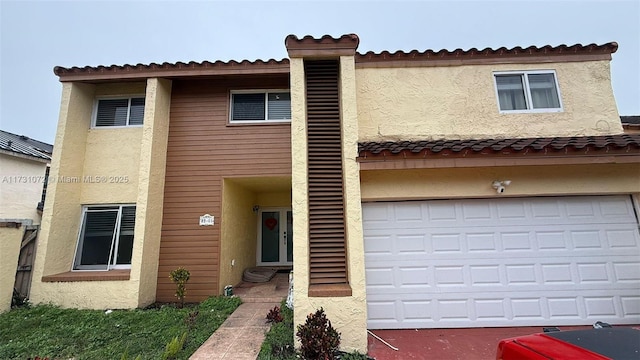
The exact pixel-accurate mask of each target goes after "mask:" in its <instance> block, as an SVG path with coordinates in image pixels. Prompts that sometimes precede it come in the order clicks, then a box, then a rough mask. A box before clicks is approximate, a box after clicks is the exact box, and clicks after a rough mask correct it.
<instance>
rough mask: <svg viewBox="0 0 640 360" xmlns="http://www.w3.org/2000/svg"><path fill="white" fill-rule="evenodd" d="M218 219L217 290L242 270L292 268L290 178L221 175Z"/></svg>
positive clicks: (239, 276)
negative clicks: (218, 255) (220, 206)
mask: <svg viewBox="0 0 640 360" xmlns="http://www.w3.org/2000/svg"><path fill="white" fill-rule="evenodd" d="M221 218H222V220H221V243H220V281H219V289H218V291H219V293H223V290H224V287H225V286H227V285H233V286H237V285H238V284H240V283H241V282H242V274H243V272H244V270H245V269H248V268H252V267H257V266H260V267H271V268H273V267H276V268H279V269H291V268H292V266H293V231H292V230H293V229H292V226H293V216H292V212H291V178H290V177H228V178H224V179H223V186H222V212H221ZM279 275H280V274H279ZM284 288H285V289H284V291H285V295H284V296H286V286H284Z"/></svg>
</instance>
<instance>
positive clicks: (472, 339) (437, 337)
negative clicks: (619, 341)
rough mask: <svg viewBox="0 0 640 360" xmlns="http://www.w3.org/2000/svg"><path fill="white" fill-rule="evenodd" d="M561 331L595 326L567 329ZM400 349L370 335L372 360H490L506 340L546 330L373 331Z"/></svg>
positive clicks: (540, 328) (534, 328) (527, 328)
mask: <svg viewBox="0 0 640 360" xmlns="http://www.w3.org/2000/svg"><path fill="white" fill-rule="evenodd" d="M559 328H560V330H578V329H588V328H591V326H563V327H559ZM372 332H373V333H374V334H376V335H377V336H379V337H380V338H382V339H383V340H385V341H386V342H388V343H389V344H391V345H393V346H394V347H396V348H398V351H395V350H393V349H391V348H389V347H388V346H387V345H385V344H383V343H382V342H381V341H379V340H377V339H375V338H374V337H373V336H371V335H369V356H371V357H373V358H375V359H376V360H410V359H415V360H420V359H425V360H427V359H428V360H434V359H438V360H456V359H459V360H490V359H495V357H496V348H497V346H498V342H499V341H500V340H501V339H504V338H510V337H516V336H521V335H530V334H535V333H539V332H542V327H516V328H474V329H411V330H372Z"/></svg>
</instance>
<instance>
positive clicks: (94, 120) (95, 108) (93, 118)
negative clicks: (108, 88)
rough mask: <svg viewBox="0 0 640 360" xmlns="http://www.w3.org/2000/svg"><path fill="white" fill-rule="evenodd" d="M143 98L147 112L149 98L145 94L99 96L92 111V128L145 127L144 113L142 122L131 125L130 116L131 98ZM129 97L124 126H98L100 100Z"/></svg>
mask: <svg viewBox="0 0 640 360" xmlns="http://www.w3.org/2000/svg"><path fill="white" fill-rule="evenodd" d="M137 98H143V99H145V102H144V108H145V112H146V109H147V99H146V96H145V94H133V95H112V96H97V97H96V98H95V100H94V102H93V112H92V113H91V128H92V129H122V128H132V127H143V126H144V115H142V116H143V121H142V124H135V125H129V120H130V119H129V116H130V115H131V99H137ZM122 99H127V100H129V103H128V105H127V125H124V126H96V121H97V119H98V104H99V103H100V100H122Z"/></svg>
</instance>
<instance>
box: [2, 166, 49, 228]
mask: <svg viewBox="0 0 640 360" xmlns="http://www.w3.org/2000/svg"><path fill="white" fill-rule="evenodd" d="M46 169H47V164H46V163H45V162H39V161H34V160H29V159H25V158H22V157H17V156H11V155H6V154H0V219H31V220H33V224H39V223H40V214H39V213H38V211H37V210H36V208H37V206H38V202H39V201H40V199H41V197H42V186H43V185H44V174H45V171H46Z"/></svg>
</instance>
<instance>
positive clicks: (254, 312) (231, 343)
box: [189, 274, 289, 360]
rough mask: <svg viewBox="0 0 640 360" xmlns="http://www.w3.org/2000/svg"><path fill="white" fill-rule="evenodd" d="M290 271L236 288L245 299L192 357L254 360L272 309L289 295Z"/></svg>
mask: <svg viewBox="0 0 640 360" xmlns="http://www.w3.org/2000/svg"><path fill="white" fill-rule="evenodd" d="M288 286H289V283H288V274H276V276H275V277H274V278H273V279H272V280H271V281H270V282H268V283H264V284H249V283H243V284H240V285H239V286H238V287H236V288H235V289H234V293H235V294H236V295H237V296H239V297H240V298H241V299H242V301H243V303H242V305H240V306H239V307H238V308H237V309H236V311H234V312H233V314H231V315H230V316H229V317H228V318H227V320H226V321H225V322H224V323H222V325H220V327H219V328H218V330H216V332H214V333H213V335H211V337H209V339H207V341H205V342H204V344H202V346H200V348H199V349H198V350H196V352H195V353H193V355H191V357H190V358H189V360H232V359H233V360H255V359H256V357H257V356H258V353H259V352H260V346H262V342H263V341H264V336H265V333H266V332H267V331H268V330H269V328H270V327H271V325H270V324H267V322H266V316H267V313H268V312H269V310H271V309H273V308H274V307H275V306H279V305H280V302H281V301H282V300H283V299H284V298H285V297H286V296H287V290H288Z"/></svg>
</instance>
